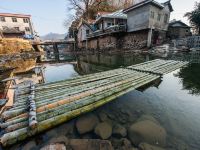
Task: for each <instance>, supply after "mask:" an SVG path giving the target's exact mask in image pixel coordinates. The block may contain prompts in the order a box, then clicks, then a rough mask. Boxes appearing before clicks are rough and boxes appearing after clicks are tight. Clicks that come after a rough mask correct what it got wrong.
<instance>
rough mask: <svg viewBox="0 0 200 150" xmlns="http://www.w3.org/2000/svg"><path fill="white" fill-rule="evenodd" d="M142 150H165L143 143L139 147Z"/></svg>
mask: <svg viewBox="0 0 200 150" xmlns="http://www.w3.org/2000/svg"><path fill="white" fill-rule="evenodd" d="M139 148H140V150H165V149H164V148H161V147H157V146H154V145H150V144H148V143H141V144H140V145H139Z"/></svg>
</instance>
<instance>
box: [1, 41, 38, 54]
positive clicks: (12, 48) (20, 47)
mask: <svg viewBox="0 0 200 150" xmlns="http://www.w3.org/2000/svg"><path fill="white" fill-rule="evenodd" d="M32 51H34V50H33V47H32V45H31V43H30V42H29V41H28V40H24V39H20V38H1V39H0V55H7V54H19V53H23V52H32Z"/></svg>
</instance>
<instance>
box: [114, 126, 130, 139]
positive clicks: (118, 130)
mask: <svg viewBox="0 0 200 150" xmlns="http://www.w3.org/2000/svg"><path fill="white" fill-rule="evenodd" d="M113 135H115V136H116V137H119V138H121V137H126V135H127V130H126V128H124V127H123V126H121V125H119V124H117V125H115V126H114V127H113Z"/></svg>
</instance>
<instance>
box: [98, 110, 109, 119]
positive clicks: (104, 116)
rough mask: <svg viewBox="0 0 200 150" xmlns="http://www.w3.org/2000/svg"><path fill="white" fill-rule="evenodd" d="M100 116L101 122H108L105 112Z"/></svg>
mask: <svg viewBox="0 0 200 150" xmlns="http://www.w3.org/2000/svg"><path fill="white" fill-rule="evenodd" d="M98 116H99V118H100V120H101V121H107V120H108V116H107V114H106V113H105V112H99V114H98Z"/></svg>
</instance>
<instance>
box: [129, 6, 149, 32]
mask: <svg viewBox="0 0 200 150" xmlns="http://www.w3.org/2000/svg"><path fill="white" fill-rule="evenodd" d="M149 10H150V6H149V5H146V6H143V7H140V8H138V9H135V10H132V11H129V12H128V13H127V17H128V19H127V25H128V32H133V31H138V30H143V29H146V28H148V27H149V15H150V14H149Z"/></svg>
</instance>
